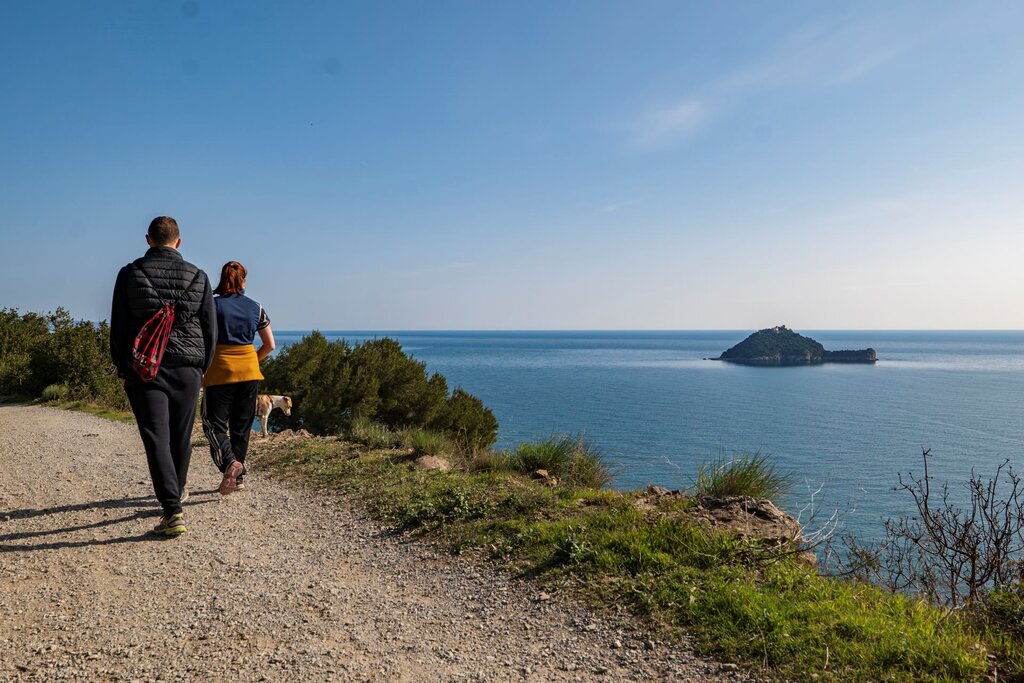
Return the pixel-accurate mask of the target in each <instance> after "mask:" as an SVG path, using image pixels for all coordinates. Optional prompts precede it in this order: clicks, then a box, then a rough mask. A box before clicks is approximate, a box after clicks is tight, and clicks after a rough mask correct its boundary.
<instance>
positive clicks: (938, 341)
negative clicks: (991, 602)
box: [277, 331, 1024, 538]
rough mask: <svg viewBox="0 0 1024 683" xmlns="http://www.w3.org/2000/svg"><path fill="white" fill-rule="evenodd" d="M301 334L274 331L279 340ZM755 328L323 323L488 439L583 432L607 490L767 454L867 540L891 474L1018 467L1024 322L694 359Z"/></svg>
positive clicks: (858, 334) (683, 479) (886, 501)
mask: <svg viewBox="0 0 1024 683" xmlns="http://www.w3.org/2000/svg"><path fill="white" fill-rule="evenodd" d="M306 333H307V332H304V331H299V332H279V333H277V338H278V342H279V346H281V347H283V346H285V345H287V344H289V343H294V342H295V341H298V340H299V339H301V337H302V335H303V334H306ZM748 333H749V332H735V331H724V332H722V331H698V332H365V331H360V332H325V334H326V335H327V337H328V338H329V339H342V338H344V339H347V340H349V341H351V342H357V341H362V340H365V339H370V338H374V337H381V336H390V337H393V338H395V339H397V340H398V341H399V342H400V343H401V344H402V346H403V347H404V348H405V350H406V351H407V352H409V353H411V354H412V355H413V356H415V357H416V358H418V359H419V360H422V361H424V362H426V364H427V366H428V369H429V370H430V371H438V372H440V373H442V374H443V375H445V376H446V377H447V378H448V382H449V386H450V387H455V386H462V387H464V388H465V389H466V390H467V391H470V392H472V393H474V394H476V395H477V396H479V397H480V398H481V399H482V400H483V401H484V403H485V404H486V405H487V406H488V407H490V408H491V409H492V410H493V411H494V414H495V415H496V416H497V418H498V420H499V422H500V424H501V431H500V435H499V441H498V444H497V445H498V447H508V446H513V445H514V444H516V443H519V442H521V441H529V440H535V439H540V438H546V437H549V436H552V435H558V434H566V433H572V434H575V433H577V432H583V433H585V434H586V436H587V438H588V440H590V441H591V442H593V443H594V444H595V445H596V446H597V447H598V448H599V449H600V450H601V451H602V452H603V453H604V454H605V455H606V456H607V458H608V459H609V461H610V462H611V463H612V464H613V467H614V471H615V486H617V487H621V488H635V487H640V486H646V485H647V484H650V483H654V484H660V485H662V486H667V487H669V488H678V487H683V486H686V485H687V484H689V483H690V479H691V477H692V476H693V473H694V471H695V469H696V467H697V465H698V464H699V463H701V462H704V461H707V460H708V459H710V458H714V457H718V456H721V455H723V454H724V455H731V454H734V453H740V452H744V451H761V452H762V453H769V454H771V456H772V458H773V460H774V462H775V463H776V465H777V467H778V469H780V470H782V471H785V472H791V473H793V474H794V475H795V476H796V477H797V481H798V484H797V486H796V487H795V488H794V490H793V492H792V493H791V494H790V495H789V497H788V499H787V500H786V501H785V506H786V507H787V508H788V509H789V510H790V511H791V512H793V513H796V512H797V511H798V510H800V508H801V507H802V506H803V505H804V504H805V503H807V502H808V501H809V499H810V494H809V491H811V490H814V489H817V488H818V487H819V486H820V485H822V484H824V489H823V492H822V495H821V496H819V499H820V502H821V505H822V506H824V507H825V508H826V509H839V510H840V512H841V513H842V519H843V520H844V524H845V527H846V529H847V530H849V531H852V532H854V533H857V534H858V535H860V536H862V537H868V538H871V537H875V536H876V535H877V533H878V532H879V531H880V524H879V519H880V517H881V516H884V515H897V514H901V513H906V512H909V510H908V509H907V504H908V501H907V499H906V497H905V495H900V494H896V493H894V492H893V491H892V490H891V489H892V486H893V484H894V483H895V482H896V475H897V473H898V472H906V471H908V470H914V471H915V472H916V471H919V470H920V462H921V457H920V454H921V449H922V448H931V449H932V452H933V454H934V456H935V458H934V460H933V467H934V470H933V473H935V474H936V475H937V476H938V477H939V478H948V479H949V480H950V481H951V482H957V485H958V486H959V482H960V481H962V480H964V479H966V477H968V476H969V475H970V472H971V469H972V468H975V469H977V470H978V471H979V472H981V473H989V472H992V471H993V470H994V468H995V467H996V466H997V465H998V464H999V463H1000V462H1002V461H1003V460H1005V459H1009V460H1010V461H1011V463H1012V464H1014V466H1015V467H1016V468H1017V469H1024V461H1022V458H1021V445H1022V443H1024V332H893V331H884V332H869V331H855V332H837V331H827V332H815V331H805V332H803V333H804V334H807V335H808V336H811V337H813V338H815V339H817V340H818V341H820V342H822V343H823V344H824V345H825V348H827V349H833V350H835V349H861V348H866V347H868V346H871V347H873V348H875V349H876V350H877V351H878V356H879V362H878V364H877V365H873V366H872V365H831V364H829V365H820V366H815V367H786V368H771V367H769V368H765V367H747V366H739V365H731V364H727V363H721V362H713V361H706V360H703V359H704V358H705V357H709V356H717V355H718V354H720V353H721V352H722V351H724V350H725V349H727V348H729V347H730V346H732V345H733V344H736V343H737V342H739V341H741V340H742V339H744V338H745V337H746V336H747V334H748Z"/></svg>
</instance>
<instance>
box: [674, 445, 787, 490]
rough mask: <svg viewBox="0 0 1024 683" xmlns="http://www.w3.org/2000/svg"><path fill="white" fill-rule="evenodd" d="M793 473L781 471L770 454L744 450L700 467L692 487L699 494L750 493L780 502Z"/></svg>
mask: <svg viewBox="0 0 1024 683" xmlns="http://www.w3.org/2000/svg"><path fill="white" fill-rule="evenodd" d="M791 485H792V478H791V476H790V475H786V474H779V473H778V472H776V471H775V467H774V465H771V464H770V463H769V462H768V456H767V455H762V454H761V453H760V452H756V453H745V454H743V455H740V456H737V457H735V458H732V459H731V460H725V459H724V458H719V459H716V460H713V461H711V462H710V463H705V464H703V465H701V466H700V467H699V468H698V469H697V476H696V478H695V479H694V482H693V490H694V492H695V493H697V494H698V495H709V496H749V497H751V498H767V499H769V500H771V501H773V502H778V501H779V499H780V498H782V496H784V495H786V493H788V492H789V489H790V487H791Z"/></svg>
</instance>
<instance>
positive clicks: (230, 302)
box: [201, 261, 274, 496]
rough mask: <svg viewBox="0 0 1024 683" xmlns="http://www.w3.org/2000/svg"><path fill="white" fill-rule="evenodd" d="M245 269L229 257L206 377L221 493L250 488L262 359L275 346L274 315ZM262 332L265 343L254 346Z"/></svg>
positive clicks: (207, 415)
mask: <svg viewBox="0 0 1024 683" xmlns="http://www.w3.org/2000/svg"><path fill="white" fill-rule="evenodd" d="M245 278H246V271H245V267H244V266H243V265H242V264H241V263H239V262H238V261H228V262H227V263H225V264H224V267H223V268H221V271H220V283H219V284H218V285H217V289H215V290H213V293H214V294H215V296H214V298H213V302H214V304H215V305H216V307H217V350H216V353H215V354H214V357H213V364H212V365H211V366H210V369H209V370H207V371H206V374H205V375H204V376H203V387H204V389H203V404H202V409H201V412H202V419H203V431H204V432H205V433H206V438H207V440H208V441H209V442H210V455H211V456H213V462H214V464H216V465H217V467H218V468H219V469H220V471H221V472H223V474H224V478H223V479H222V480H221V482H220V488H219V489H218V490H219V491H220V494H221V495H222V496H226V495H227V494H229V493H232V492H234V491H238V490H240V489H244V488H245V484H244V483H242V476H243V475H244V474H245V453H246V451H247V450H248V448H249V435H250V433H252V422H253V418H254V417H255V416H256V395H257V387H258V386H259V381H260V380H261V379H263V374H262V373H261V372H260V361H261V360H263V359H264V358H266V357H267V356H268V355H270V352H271V351H273V350H274V333H273V332H272V331H271V329H270V318H268V317H267V312H266V311H264V310H263V307H262V306H260V305H259V304H258V303H257V302H255V301H253V300H252V299H250V298H249V297H247V296H245ZM257 334H258V335H259V337H260V341H261V342H262V346H260V348H259V350H258V351H257V350H256V348H255V346H254V345H253V341H254V340H255V338H256V335H257Z"/></svg>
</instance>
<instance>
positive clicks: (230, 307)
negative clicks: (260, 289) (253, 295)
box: [213, 294, 270, 345]
mask: <svg viewBox="0 0 1024 683" xmlns="http://www.w3.org/2000/svg"><path fill="white" fill-rule="evenodd" d="M213 301H214V303H215V304H216V306H217V343H218V344H235V345H241V344H252V343H253V341H255V339H256V333H257V332H258V331H259V330H262V329H263V328H264V327H266V326H267V325H269V324H270V318H268V317H267V313H266V311H264V310H263V307H262V306H260V305H259V304H258V303H257V302H255V301H253V300H252V299H250V298H249V297H247V296H245V295H244V294H228V295H226V296H215V297H214V298H213Z"/></svg>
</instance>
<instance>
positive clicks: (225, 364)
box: [203, 344, 263, 387]
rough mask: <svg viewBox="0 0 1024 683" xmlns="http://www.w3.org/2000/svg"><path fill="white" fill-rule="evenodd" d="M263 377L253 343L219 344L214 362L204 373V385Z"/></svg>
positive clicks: (209, 385) (246, 380)
mask: <svg viewBox="0 0 1024 683" xmlns="http://www.w3.org/2000/svg"><path fill="white" fill-rule="evenodd" d="M254 379H255V380H261V379H263V373H262V372H260V362H259V361H258V360H257V359H256V347H255V346H253V345H252V344H217V349H216V351H215V353H214V356H213V364H212V365H211V366H210V369H209V370H207V371H206V374H205V375H203V386H204V387H212V386H216V385H218V384H231V383H233V382H249V381H251V380H254Z"/></svg>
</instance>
